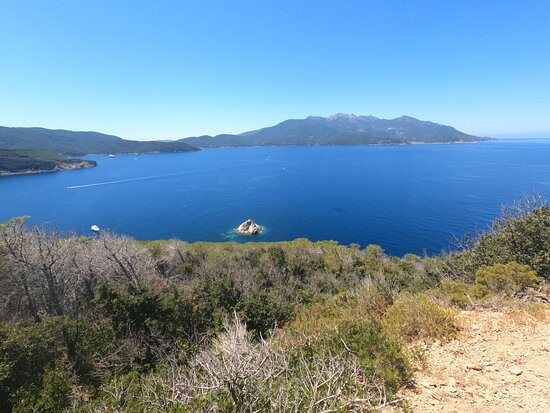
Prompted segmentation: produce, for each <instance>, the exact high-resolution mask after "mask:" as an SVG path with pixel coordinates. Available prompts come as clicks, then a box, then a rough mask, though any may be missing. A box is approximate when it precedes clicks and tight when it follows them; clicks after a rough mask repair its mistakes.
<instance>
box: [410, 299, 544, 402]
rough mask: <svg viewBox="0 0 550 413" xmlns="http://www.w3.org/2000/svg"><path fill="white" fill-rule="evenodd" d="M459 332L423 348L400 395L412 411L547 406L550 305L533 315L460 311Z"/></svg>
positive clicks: (515, 312) (518, 312)
mask: <svg viewBox="0 0 550 413" xmlns="http://www.w3.org/2000/svg"><path fill="white" fill-rule="evenodd" d="M460 317H461V321H462V324H463V331H462V334H461V336H460V337H459V338H457V339H456V340H454V341H452V342H450V343H448V344H445V345H432V346H431V347H429V348H428V349H427V350H426V353H425V357H426V363H427V365H426V367H425V368H424V369H423V370H422V371H420V372H419V373H418V374H417V375H416V384H417V385H416V388H415V389H414V390H407V391H405V392H404V394H403V396H404V397H405V398H406V400H408V402H409V405H410V406H411V407H412V409H413V411H415V412H424V413H450V412H456V413H459V412H460V413H464V412H473V413H500V412H531V413H538V412H540V413H543V412H547V411H548V400H549V399H548V396H549V395H550V393H549V389H550V309H546V311H542V310H541V311H540V312H539V313H538V314H536V315H535V316H533V315H530V314H528V313H526V312H522V311H514V312H508V313H502V312H492V311H479V310H477V311H463V312H461V314H460Z"/></svg>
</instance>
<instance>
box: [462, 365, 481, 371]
mask: <svg viewBox="0 0 550 413" xmlns="http://www.w3.org/2000/svg"><path fill="white" fill-rule="evenodd" d="M466 369H467V370H475V371H481V370H482V368H481V366H479V365H477V364H466Z"/></svg>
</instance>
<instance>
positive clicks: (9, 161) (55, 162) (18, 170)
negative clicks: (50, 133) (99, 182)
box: [0, 149, 96, 176]
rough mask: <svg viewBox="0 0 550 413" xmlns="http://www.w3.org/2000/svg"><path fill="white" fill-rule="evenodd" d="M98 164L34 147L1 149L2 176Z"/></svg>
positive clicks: (79, 167) (0, 166) (0, 171)
mask: <svg viewBox="0 0 550 413" xmlns="http://www.w3.org/2000/svg"><path fill="white" fill-rule="evenodd" d="M92 166H96V162H95V161H90V160H87V159H77V158H65V157H64V156H61V155H54V154H51V153H49V152H44V151H37V150H32V149H13V150H10V149H0V176H1V175H14V174H22V173H25V174H26V173H43V172H55V171H62V170H66V169H81V168H89V167H92Z"/></svg>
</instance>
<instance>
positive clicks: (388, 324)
mask: <svg viewBox="0 0 550 413" xmlns="http://www.w3.org/2000/svg"><path fill="white" fill-rule="evenodd" d="M382 324H383V326H384V328H385V330H386V331H387V332H388V334H389V335H390V336H391V337H395V338H398V339H400V340H403V341H405V342H409V343H411V342H414V341H416V340H424V341H432V340H441V341H444V340H447V339H449V338H452V337H453V336H454V335H455V334H456V332H457V331H458V324H457V321H456V317H455V315H454V313H453V311H452V310H450V309H448V308H445V307H442V306H440V305H439V304H437V303H436V302H434V301H432V300H430V299H429V298H428V297H426V296H423V295H419V294H412V293H409V292H403V293H401V294H400V295H399V297H398V298H397V300H396V301H395V302H394V303H393V305H392V306H391V307H389V308H388V311H387V313H386V315H385V316H384V318H383V319H382Z"/></svg>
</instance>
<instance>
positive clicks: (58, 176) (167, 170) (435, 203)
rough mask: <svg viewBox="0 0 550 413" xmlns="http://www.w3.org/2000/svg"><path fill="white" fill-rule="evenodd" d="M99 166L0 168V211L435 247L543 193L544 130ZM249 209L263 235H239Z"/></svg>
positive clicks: (1, 217) (163, 234) (66, 224)
mask: <svg viewBox="0 0 550 413" xmlns="http://www.w3.org/2000/svg"><path fill="white" fill-rule="evenodd" d="M86 158H87V159H93V160H95V161H97V163H98V166H97V167H95V168H91V169H82V170H75V171H65V172H59V173H51V174H38V175H20V176H9V177H2V178H0V201H1V202H0V221H5V220H7V219H10V218H11V217H14V216H21V215H29V216H30V217H31V218H30V219H29V222H30V223H36V224H37V223H43V222H48V223H49V225H51V226H53V227H56V228H59V229H60V230H62V231H69V230H74V231H76V232H77V233H79V234H83V235H90V226H91V225H98V226H99V227H100V228H102V229H109V230H112V231H114V232H117V233H120V234H128V235H131V236H133V237H135V238H138V239H167V238H179V239H182V240H187V241H228V240H233V241H239V242H245V241H283V240H291V239H295V238H309V239H311V240H328V239H331V240H336V241H338V242H340V243H342V244H350V243H357V244H360V245H361V246H363V247H364V246H366V245H368V244H378V245H381V246H382V247H383V248H384V250H385V251H386V252H388V253H390V254H394V255H403V254H405V253H407V252H411V253H416V254H424V253H427V254H434V253H437V252H439V251H441V250H443V249H446V248H448V247H449V246H450V245H451V241H452V238H453V236H461V235H462V234H464V233H465V232H472V231H475V230H478V229H481V230H482V229H485V228H487V226H488V225H489V224H490V222H491V220H492V219H493V218H494V217H496V216H498V214H499V211H500V207H501V205H502V204H510V203H512V202H514V201H516V200H519V199H520V198H521V197H522V196H524V195H532V194H534V193H540V194H542V195H543V196H545V197H548V195H549V194H550V140H544V139H540V140H517V141H512V140H501V141H494V142H483V143H478V144H463V145H406V146H330V147H328V146H327V147H251V148H224V149H206V150H202V151H199V152H191V153H174V154H149V155H123V156H117V157H116V158H109V157H107V156H89V157H86ZM247 218H253V219H254V220H255V221H256V222H258V223H259V224H261V225H263V226H265V227H266V232H265V233H264V234H262V235H259V236H256V237H253V238H246V237H239V236H236V235H235V234H234V233H233V231H232V229H233V228H234V227H236V226H237V225H238V224H240V223H241V222H242V221H244V220H245V219H247Z"/></svg>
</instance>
